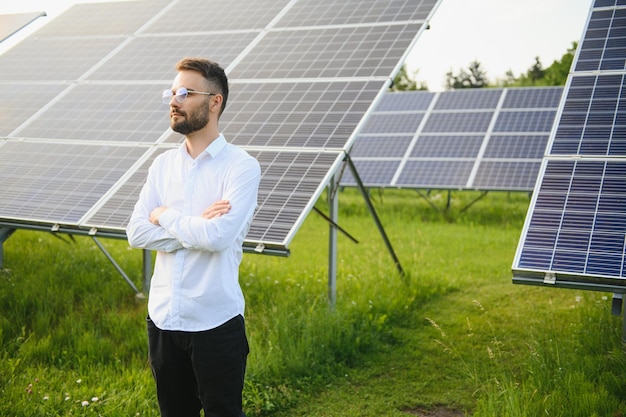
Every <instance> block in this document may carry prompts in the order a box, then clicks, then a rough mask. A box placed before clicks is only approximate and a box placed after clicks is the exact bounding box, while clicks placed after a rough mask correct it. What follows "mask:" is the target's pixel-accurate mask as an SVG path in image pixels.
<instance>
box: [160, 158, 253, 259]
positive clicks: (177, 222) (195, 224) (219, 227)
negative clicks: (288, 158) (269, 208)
mask: <svg viewBox="0 0 626 417" xmlns="http://www.w3.org/2000/svg"><path fill="white" fill-rule="evenodd" d="M260 177H261V171H260V167H259V164H258V162H257V161H256V159H253V158H247V159H246V160H244V161H241V162H239V163H238V164H236V165H235V164H233V165H232V166H231V167H230V168H229V172H228V173H227V174H226V175H225V180H224V189H223V192H222V195H221V197H220V198H221V199H224V200H228V201H229V202H230V205H231V207H232V208H231V210H230V211H229V212H228V213H227V214H225V215H223V216H221V217H216V218H213V219H210V220H207V219H204V218H202V217H199V216H191V215H184V214H182V213H181V212H180V211H178V210H176V209H174V208H169V209H168V210H166V211H165V212H163V214H161V217H160V224H161V226H162V227H163V229H164V230H165V231H166V236H168V235H169V236H174V237H175V238H176V239H177V241H178V242H179V243H180V244H182V246H183V247H184V248H186V249H195V250H205V251H210V252H219V251H223V250H225V249H227V248H229V247H231V246H232V245H233V243H234V242H235V240H237V239H239V240H240V242H238V245H239V246H241V244H243V238H244V237H245V234H246V233H247V228H248V227H249V224H250V220H251V219H252V216H253V214H254V210H255V209H256V206H257V196H258V187H259V181H260ZM244 228H245V229H246V230H245V231H244V230H243V229H244Z"/></svg>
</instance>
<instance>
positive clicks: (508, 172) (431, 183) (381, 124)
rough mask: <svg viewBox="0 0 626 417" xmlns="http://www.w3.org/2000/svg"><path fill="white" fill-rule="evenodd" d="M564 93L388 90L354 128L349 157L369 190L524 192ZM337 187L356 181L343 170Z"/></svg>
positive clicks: (531, 180)
mask: <svg viewBox="0 0 626 417" xmlns="http://www.w3.org/2000/svg"><path fill="white" fill-rule="evenodd" d="M562 91H563V88H562V87H534V88H505V89H502V88H494V89H469V90H456V91H446V92H438V93H431V92H426V91H412V92H389V93H386V94H385V95H384V96H383V98H382V99H381V100H380V101H379V102H378V104H377V106H376V108H375V109H374V110H373V111H372V112H371V114H370V115H369V116H368V119H367V121H366V123H364V124H363V127H362V128H361V129H360V131H359V135H358V136H357V139H356V141H355V144H354V146H353V149H352V151H351V156H352V159H353V161H354V163H355V165H356V167H357V170H358V172H359V174H360V176H361V177H362V178H361V179H362V181H363V183H364V184H365V185H366V186H368V187H401V188H425V189H476V190H508V191H530V190H532V189H533V187H534V185H535V182H536V179H537V175H538V173H539V168H540V165H541V159H542V157H543V155H544V151H545V149H546V145H547V142H548V138H549V135H550V131H551V130H552V126H553V124H554V119H555V116H556V111H557V108H558V105H559V102H560V99H561V93H562ZM381 161H384V162H385V169H384V170H382V169H381V167H380V165H381ZM392 169H395V170H396V171H395V172H393V173H391V172H390V170H392ZM377 172H379V173H380V175H377ZM341 184H342V185H345V186H355V185H356V180H355V179H354V178H353V177H352V174H351V173H349V172H346V173H345V174H344V176H343V178H342V180H341Z"/></svg>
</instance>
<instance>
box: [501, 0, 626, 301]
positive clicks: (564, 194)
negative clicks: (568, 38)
mask: <svg viewBox="0 0 626 417" xmlns="http://www.w3.org/2000/svg"><path fill="white" fill-rule="evenodd" d="M624 6H626V4H624V3H623V1H621V0H620V1H617V2H616V1H596V2H595V3H594V5H593V7H592V9H591V11H590V14H589V18H588V21H587V25H586V28H585V32H584V35H583V39H582V41H581V42H580V45H581V46H580V47H579V50H578V52H577V55H576V57H575V59H574V63H573V66H572V71H571V72H570V76H569V79H568V83H567V85H566V88H565V92H564V96H565V99H564V101H563V103H562V105H561V107H560V108H559V114H558V116H557V124H556V126H555V131H554V134H553V135H552V136H551V137H550V141H549V144H548V151H547V154H546V156H545V157H544V158H543V161H542V165H541V171H540V176H539V179H538V182H537V187H536V188H535V193H534V196H533V199H532V201H531V205H530V207H529V211H528V214H527V217H526V223H525V225H524V229H523V231H522V236H521V237H520V242H519V244H518V249H517V253H516V256H515V259H514V262H513V268H512V269H513V282H514V283H521V284H533V285H551V286H557V287H566V288H581V289H591V290H600V291H612V292H624V287H625V285H624V278H625V274H626V272H625V268H624V267H625V266H626V263H625V259H626V249H625V244H624V242H625V241H626V240H625V238H626V181H625V178H626V142H625V141H626V136H625V135H624V127H626V123H624V121H625V120H626V119H625V116H626V113H625V108H624V101H623V100H624V99H623V97H624V96H623V91H624V76H625V75H626V66H625V63H626V48H624V47H623V44H624V43H623V40H624V39H626V38H625V34H626V8H625V7H624Z"/></svg>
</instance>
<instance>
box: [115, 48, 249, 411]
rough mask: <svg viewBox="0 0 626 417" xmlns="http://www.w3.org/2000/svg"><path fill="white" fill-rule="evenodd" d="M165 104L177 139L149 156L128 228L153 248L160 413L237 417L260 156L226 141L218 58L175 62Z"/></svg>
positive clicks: (136, 242) (224, 83) (151, 324)
mask: <svg viewBox="0 0 626 417" xmlns="http://www.w3.org/2000/svg"><path fill="white" fill-rule="evenodd" d="M176 70H177V71H178V72H177V75H176V78H175V79H174V83H173V85H172V88H171V90H165V92H164V93H163V99H164V102H167V104H169V110H170V126H171V128H172V130H174V131H176V132H178V133H181V134H183V135H184V136H185V141H184V143H183V144H182V145H181V146H180V147H179V148H178V149H174V150H170V151H167V152H164V153H163V154H161V155H159V156H158V157H157V158H156V159H155V161H154V162H153V164H152V166H151V167H150V170H149V172H148V178H147V181H146V183H145V185H144V187H143V189H142V190H141V194H140V196H139V200H138V201H137V203H136V205H135V208H134V211H133V214H132V216H131V219H130V222H129V224H128V227H127V229H126V232H127V235H128V241H129V243H130V245H131V246H132V247H136V248H142V249H150V250H156V251H158V253H157V257H156V262H155V266H154V273H153V276H152V281H151V284H150V294H149V300H148V318H147V326H148V342H149V354H150V364H151V367H152V372H153V375H154V378H155V381H156V387H157V397H158V401H159V408H160V410H161V415H162V416H163V417H172V416H175V417H187V416H194V417H198V416H199V414H200V410H201V409H204V415H205V416H206V417H213V416H215V417H217V416H219V417H240V416H245V414H244V413H243V411H242V390H243V383H244V374H245V368H246V359H247V355H248V341H247V339H246V333H245V326H244V319H243V314H244V298H243V293H242V291H241V288H240V286H239V282H238V269H239V264H240V263H241V258H242V244H243V241H244V238H245V236H246V234H247V232H248V229H249V227H250V222H251V219H252V216H253V214H254V210H255V208H256V205H257V194H258V186H259V181H260V177H261V171H260V167H259V163H258V162H257V160H256V159H254V158H252V157H251V156H250V155H248V154H247V153H246V152H245V151H243V150H242V149H240V148H238V147H236V146H234V145H232V144H229V143H227V142H226V139H225V138H224V136H223V135H222V134H221V133H220V132H219V130H218V119H219V117H220V115H221V114H222V112H223V111H224V107H225V106H226V101H227V99H228V79H227V77H226V74H225V73H224V70H223V69H222V68H221V67H220V66H219V65H218V64H216V63H214V62H212V61H209V60H206V59H202V58H185V59H183V60H181V61H180V62H179V63H178V64H177V65H176Z"/></svg>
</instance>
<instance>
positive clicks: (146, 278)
mask: <svg viewBox="0 0 626 417" xmlns="http://www.w3.org/2000/svg"><path fill="white" fill-rule="evenodd" d="M142 252H143V293H144V294H150V280H151V277H152V251H149V250H148V249H144V250H143V251H142Z"/></svg>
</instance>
